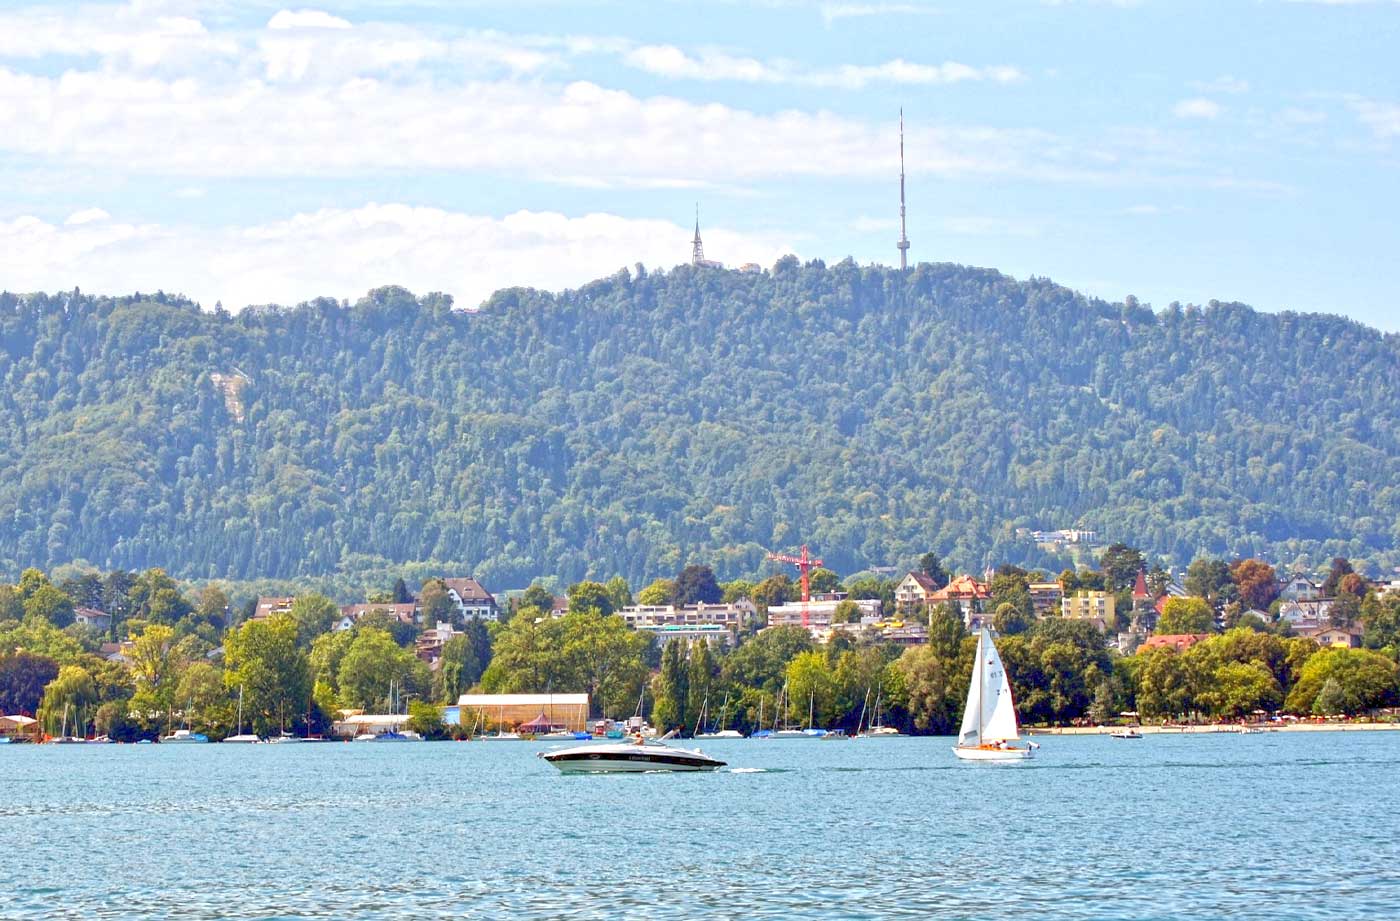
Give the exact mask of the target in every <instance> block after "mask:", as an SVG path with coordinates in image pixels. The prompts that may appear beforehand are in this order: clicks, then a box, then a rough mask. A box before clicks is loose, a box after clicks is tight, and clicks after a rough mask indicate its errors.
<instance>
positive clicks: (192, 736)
mask: <svg viewBox="0 0 1400 921" xmlns="http://www.w3.org/2000/svg"><path fill="white" fill-rule="evenodd" d="M208 741H209V737H208V736H207V735H205V734H204V733H202V732H190V731H189V730H188V729H177V730H175V731H174V732H172V733H171V734H170V735H168V736H161V738H160V742H161V744H162V745H170V744H174V743H181V744H185V743H191V742H208Z"/></svg>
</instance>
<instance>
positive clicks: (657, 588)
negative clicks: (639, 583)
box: [637, 579, 676, 605]
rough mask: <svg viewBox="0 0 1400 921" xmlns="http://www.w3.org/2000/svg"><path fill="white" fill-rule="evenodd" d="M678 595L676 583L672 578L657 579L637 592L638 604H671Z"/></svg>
mask: <svg viewBox="0 0 1400 921" xmlns="http://www.w3.org/2000/svg"><path fill="white" fill-rule="evenodd" d="M675 595H676V583H675V582H673V581H672V580H670V579H657V580H655V581H653V582H652V583H651V584H650V585H648V586H647V587H646V588H644V589H642V590H641V591H640V592H638V593H637V604H645V605H665V604H670V603H671V599H672V598H674V597H675Z"/></svg>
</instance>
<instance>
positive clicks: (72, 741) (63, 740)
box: [49, 701, 87, 745]
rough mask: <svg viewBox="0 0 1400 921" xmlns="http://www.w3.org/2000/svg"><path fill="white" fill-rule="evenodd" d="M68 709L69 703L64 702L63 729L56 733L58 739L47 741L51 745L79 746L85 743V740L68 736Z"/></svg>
mask: <svg viewBox="0 0 1400 921" xmlns="http://www.w3.org/2000/svg"><path fill="white" fill-rule="evenodd" d="M68 707H69V702H68V701H64V704H63V727H62V728H61V729H59V731H58V738H56V739H49V743H50V744H52V745H81V744H83V742H85V741H87V740H86V739H83V738H80V737H78V736H70V735H69V734H68Z"/></svg>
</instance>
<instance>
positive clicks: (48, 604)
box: [24, 583, 73, 628]
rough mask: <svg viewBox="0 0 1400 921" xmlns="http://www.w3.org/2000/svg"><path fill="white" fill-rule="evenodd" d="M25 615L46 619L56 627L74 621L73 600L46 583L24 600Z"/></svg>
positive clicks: (64, 625) (65, 625)
mask: <svg viewBox="0 0 1400 921" xmlns="http://www.w3.org/2000/svg"><path fill="white" fill-rule="evenodd" d="M24 616H25V617H33V618H38V619H40V620H46V621H48V622H49V623H51V624H53V625H54V626H55V627H60V628H61V627H67V626H68V625H69V624H71V623H73V600H72V599H71V598H69V597H68V596H67V595H65V594H63V592H61V591H59V590H58V589H56V588H54V587H53V586H52V585H49V584H47V583H45V584H44V585H41V586H39V587H38V588H37V589H35V590H34V591H33V592H32V593H31V594H30V595H29V597H28V598H26V599H25V600H24Z"/></svg>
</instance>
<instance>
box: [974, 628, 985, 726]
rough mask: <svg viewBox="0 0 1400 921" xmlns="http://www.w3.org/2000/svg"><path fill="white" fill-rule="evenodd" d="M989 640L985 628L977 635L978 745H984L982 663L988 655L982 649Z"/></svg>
mask: <svg viewBox="0 0 1400 921" xmlns="http://www.w3.org/2000/svg"><path fill="white" fill-rule="evenodd" d="M986 639H987V628H986V627H983V628H982V632H981V633H979V634H977V685H976V686H977V744H978V745H979V746H980V745H982V692H983V689H982V670H983V668H984V666H983V665H982V661H983V660H984V659H986V657H987V653H986V651H985V650H984V649H983V648H982V644H983V643H984V642H986Z"/></svg>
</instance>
